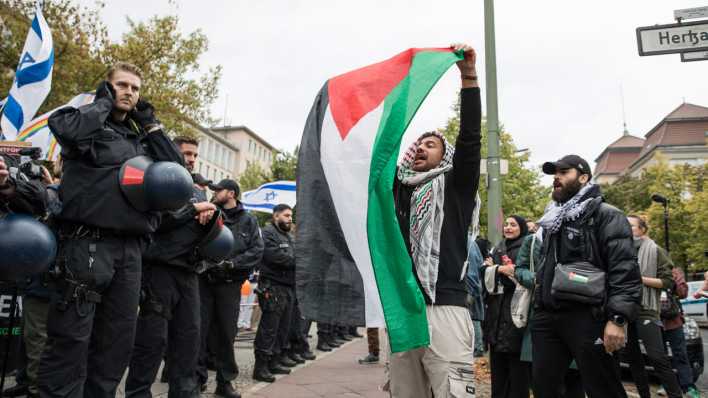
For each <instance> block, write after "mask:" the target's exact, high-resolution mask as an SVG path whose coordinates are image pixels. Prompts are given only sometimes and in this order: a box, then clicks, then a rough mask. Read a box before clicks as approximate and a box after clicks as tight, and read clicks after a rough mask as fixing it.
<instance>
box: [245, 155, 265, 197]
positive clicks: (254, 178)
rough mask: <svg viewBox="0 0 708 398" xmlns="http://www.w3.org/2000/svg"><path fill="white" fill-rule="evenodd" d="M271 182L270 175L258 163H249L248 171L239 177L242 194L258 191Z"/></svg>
mask: <svg viewBox="0 0 708 398" xmlns="http://www.w3.org/2000/svg"><path fill="white" fill-rule="evenodd" d="M269 181H270V175H268V173H267V172H266V171H265V170H263V168H262V167H261V166H260V165H259V164H258V163H253V162H248V164H247V165H246V169H245V170H244V171H243V173H241V175H240V176H239V177H238V185H239V186H240V187H241V192H246V191H250V190H252V189H256V188H258V187H260V186H261V185H263V184H265V183H266V182H269Z"/></svg>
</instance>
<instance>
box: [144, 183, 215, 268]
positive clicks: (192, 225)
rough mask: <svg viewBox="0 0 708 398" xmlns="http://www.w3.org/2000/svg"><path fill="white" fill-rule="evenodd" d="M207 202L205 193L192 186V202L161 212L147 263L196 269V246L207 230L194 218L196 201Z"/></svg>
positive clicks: (145, 257)
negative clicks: (176, 208)
mask: <svg viewBox="0 0 708 398" xmlns="http://www.w3.org/2000/svg"><path fill="white" fill-rule="evenodd" d="M204 201H206V197H205V196H204V192H203V191H201V190H200V189H199V188H197V187H193V189H192V199H191V200H190V203H188V204H186V205H184V206H183V207H182V208H180V209H178V210H175V211H165V212H162V214H161V216H162V217H161V222H160V226H159V228H158V230H157V232H156V233H155V234H154V235H153V238H152V241H151V242H150V244H149V245H148V248H147V250H146V251H145V253H144V254H143V258H144V259H145V261H146V262H147V263H148V264H160V265H167V266H174V267H180V268H185V269H188V270H194V269H195V268H196V266H197V265H198V262H199V261H201V259H200V258H198V257H197V255H196V251H195V248H196V246H197V244H198V243H199V242H200V241H201V240H202V238H203V237H204V236H205V235H206V234H207V232H208V230H207V228H205V227H204V226H203V225H201V224H200V223H199V222H198V221H197V220H196V219H195V217H196V215H197V210H196V209H195V208H194V205H193V203H198V202H204Z"/></svg>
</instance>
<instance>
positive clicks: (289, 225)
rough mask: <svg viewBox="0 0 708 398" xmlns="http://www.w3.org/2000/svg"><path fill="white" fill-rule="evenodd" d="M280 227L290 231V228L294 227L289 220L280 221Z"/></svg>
mask: <svg viewBox="0 0 708 398" xmlns="http://www.w3.org/2000/svg"><path fill="white" fill-rule="evenodd" d="M278 228H280V229H281V230H282V231H285V232H290V228H292V224H290V223H288V222H282V221H278Z"/></svg>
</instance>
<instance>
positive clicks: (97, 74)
mask: <svg viewBox="0 0 708 398" xmlns="http://www.w3.org/2000/svg"><path fill="white" fill-rule="evenodd" d="M34 4H35V1H34V0H0V11H1V12H0V14H1V15H3V21H4V25H5V29H6V31H7V32H9V36H8V38H7V39H3V40H2V42H0V91H2V92H4V93H7V92H9V89H10V87H11V85H12V82H13V79H14V70H15V69H16V67H17V63H18V60H19V59H20V53H21V51H22V47H23V46H24V42H25V38H26V37H27V32H28V30H29V25H30V23H31V18H32V17H33V15H34ZM102 8H103V4H102V3H100V2H98V3H96V7H95V8H89V7H85V6H79V5H76V4H75V2H74V1H73V0H57V1H51V2H49V1H47V2H45V3H44V7H43V14H44V16H45V18H46V20H47V23H48V24H49V26H50V28H51V29H52V36H53V38H54V51H55V61H54V72H53V77H52V91H51V93H50V94H49V97H48V98H47V100H46V101H45V102H44V104H43V106H42V108H41V109H40V111H39V113H40V114H41V113H43V112H46V111H48V110H50V109H53V108H55V107H57V106H60V105H63V104H65V103H66V102H67V101H68V100H69V99H71V98H72V97H73V96H75V95H76V94H79V93H81V92H87V91H93V90H94V89H95V87H96V86H97V85H98V83H99V82H100V81H101V80H103V79H104V78H105V74H106V72H107V71H108V69H109V68H110V66H111V65H112V64H114V63H115V62H117V61H125V62H130V63H133V64H136V65H137V66H138V67H140V69H141V70H142V72H143V87H142V89H141V96H142V97H143V98H145V99H147V100H148V101H150V102H151V103H152V104H153V105H154V106H155V109H156V111H157V115H158V117H159V118H160V120H161V121H162V122H163V124H164V125H165V126H166V127H167V130H168V131H170V132H172V133H174V134H177V135H193V134H194V130H193V129H191V128H190V127H189V126H188V125H187V122H186V121H188V120H192V121H194V122H197V123H199V124H202V125H211V124H213V123H212V121H213V120H212V119H211V117H210V114H209V106H210V105H211V104H212V103H213V102H214V100H215V99H216V97H217V94H218V90H217V86H218V83H219V80H220V78H221V67H220V66H217V67H215V68H211V69H209V70H208V71H207V72H204V73H202V74H200V63H199V59H200V57H201V55H202V54H204V52H206V51H207V49H208V40H207V37H206V35H204V33H202V32H201V31H199V30H197V31H194V32H191V33H188V34H183V33H182V32H181V31H180V28H179V18H178V17H176V16H172V15H167V16H154V17H152V18H150V19H149V20H148V21H147V22H140V23H136V22H134V21H132V20H130V19H127V24H128V27H129V29H128V31H127V32H126V33H125V34H124V35H123V37H122V39H121V40H120V41H118V42H112V41H111V40H110V39H109V38H108V34H107V30H106V26H105V24H104V23H103V21H102V20H101V18H100V10H101V9H102ZM1 96H2V97H4V96H5V94H2V95H1Z"/></svg>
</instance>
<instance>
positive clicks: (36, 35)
mask: <svg viewBox="0 0 708 398" xmlns="http://www.w3.org/2000/svg"><path fill="white" fill-rule="evenodd" d="M53 67H54V42H53V40H52V32H51V31H50V30H49V25H47V21H46V20H45V19H44V16H43V15H42V8H41V3H40V2H37V12H36V14H35V15H34V19H33V20H32V26H31V27H30V31H29V34H28V35H27V40H26V41H25V47H24V49H23V50H22V55H21V56H20V63H19V65H17V72H15V81H14V83H13V84H12V88H11V89H10V95H9V96H8V98H7V102H6V103H5V106H4V107H3V112H2V119H1V120H0V127H1V128H2V134H3V135H4V136H5V139H6V140H10V141H14V140H15V139H16V138H17V133H18V132H19V131H22V128H23V127H24V126H25V124H26V123H27V122H29V121H31V120H32V118H33V117H34V115H35V114H36V113H37V110H38V109H39V107H40V106H41V105H42V102H44V100H45V99H46V98H47V95H49V91H50V90H51V88H52V69H53Z"/></svg>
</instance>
